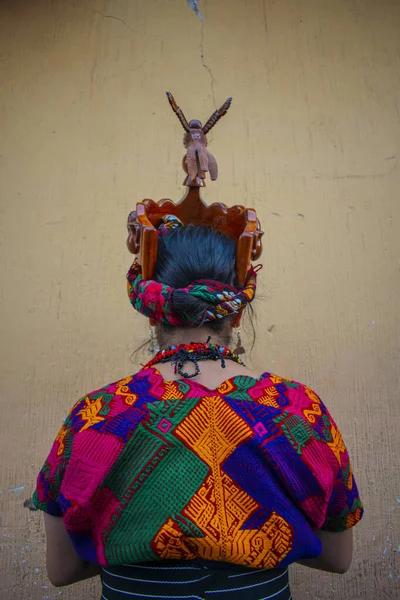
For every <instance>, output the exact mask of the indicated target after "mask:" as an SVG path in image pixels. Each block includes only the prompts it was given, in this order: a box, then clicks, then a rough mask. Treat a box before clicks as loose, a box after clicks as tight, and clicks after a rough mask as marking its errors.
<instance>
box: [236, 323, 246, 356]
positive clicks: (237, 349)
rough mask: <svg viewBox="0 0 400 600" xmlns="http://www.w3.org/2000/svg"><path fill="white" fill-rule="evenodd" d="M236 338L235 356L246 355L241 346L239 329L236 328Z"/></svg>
mask: <svg viewBox="0 0 400 600" xmlns="http://www.w3.org/2000/svg"><path fill="white" fill-rule="evenodd" d="M235 337H236V348H235V350H234V352H235V354H236V356H240V355H241V354H246V350H245V349H244V348H243V346H242V339H241V337H240V328H239V327H237V328H236V330H235Z"/></svg>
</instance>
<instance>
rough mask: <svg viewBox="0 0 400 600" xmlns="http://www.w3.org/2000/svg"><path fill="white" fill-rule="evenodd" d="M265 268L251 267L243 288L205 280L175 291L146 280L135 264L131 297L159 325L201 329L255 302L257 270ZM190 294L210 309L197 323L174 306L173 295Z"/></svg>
mask: <svg viewBox="0 0 400 600" xmlns="http://www.w3.org/2000/svg"><path fill="white" fill-rule="evenodd" d="M260 268H261V265H258V267H256V268H253V267H251V268H250V270H249V272H248V274H247V278H246V282H245V285H244V287H243V288H241V289H237V288H235V287H233V286H231V285H228V284H225V283H220V282H218V281H211V280H207V279H202V280H199V281H194V282H193V283H191V284H190V285H188V286H187V287H185V288H179V289H178V290H175V288H173V287H171V286H169V285H165V284H164V283H158V281H154V280H152V279H150V280H147V281H146V280H144V279H143V276H142V269H141V267H140V265H139V264H138V263H137V261H136V260H135V262H134V263H133V265H132V266H131V268H130V269H129V271H128V274H127V280H128V296H129V299H130V301H131V304H132V306H133V308H134V309H135V310H137V311H138V312H140V313H141V314H142V315H144V316H145V317H149V319H153V320H154V321H156V322H157V323H164V324H169V325H174V326H177V327H178V326H181V327H182V326H186V327H187V326H189V327H198V326H200V325H203V324H204V323H209V322H211V321H215V320H217V319H223V318H224V317H227V316H229V315H234V314H237V313H239V312H240V311H241V310H243V308H244V307H245V306H246V304H248V303H249V302H252V300H253V299H254V296H255V293H256V287H257V271H258V270H259V269H260ZM175 291H179V292H180V293H184V294H188V295H190V296H193V297H194V298H198V299H200V300H204V302H206V303H207V304H208V305H209V307H208V308H207V309H205V310H204V312H203V313H202V314H200V315H198V316H197V318H196V319H194V320H189V319H185V318H184V317H182V316H180V315H177V314H176V313H175V311H174V306H173V293H174V292H175Z"/></svg>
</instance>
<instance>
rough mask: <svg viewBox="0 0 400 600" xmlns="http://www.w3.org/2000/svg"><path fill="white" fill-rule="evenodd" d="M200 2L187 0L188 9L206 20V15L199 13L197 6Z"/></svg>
mask: <svg viewBox="0 0 400 600" xmlns="http://www.w3.org/2000/svg"><path fill="white" fill-rule="evenodd" d="M197 3H198V0H187V4H188V7H189V8H191V9H192V10H193V12H194V13H195V14H196V15H197V16H198V17H199V18H200V19H204V15H202V14H201V12H200V11H199V7H198V6H197Z"/></svg>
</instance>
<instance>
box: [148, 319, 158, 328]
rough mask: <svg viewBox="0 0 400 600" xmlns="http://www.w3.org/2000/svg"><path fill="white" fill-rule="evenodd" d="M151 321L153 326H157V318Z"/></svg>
mask: <svg viewBox="0 0 400 600" xmlns="http://www.w3.org/2000/svg"><path fill="white" fill-rule="evenodd" d="M149 323H150V325H151V327H155V326H156V325H157V321H156V320H155V319H149Z"/></svg>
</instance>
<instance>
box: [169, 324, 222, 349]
mask: <svg viewBox="0 0 400 600" xmlns="http://www.w3.org/2000/svg"><path fill="white" fill-rule="evenodd" d="M209 338H210V342H211V343H213V344H217V345H219V346H229V344H230V339H229V336H228V335H227V334H226V333H225V334H222V335H221V334H220V333H216V332H215V331H212V330H210V329H208V328H206V327H196V328H193V329H189V328H183V327H182V328H181V327H177V328H176V329H174V330H173V331H168V330H167V331H166V330H163V331H162V332H161V335H160V331H158V332H157V339H158V340H159V346H160V348H161V349H164V348H168V347H170V346H180V345H187V344H191V343H197V344H205V343H206V342H207V340H208V339H209Z"/></svg>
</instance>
